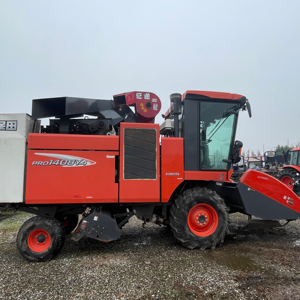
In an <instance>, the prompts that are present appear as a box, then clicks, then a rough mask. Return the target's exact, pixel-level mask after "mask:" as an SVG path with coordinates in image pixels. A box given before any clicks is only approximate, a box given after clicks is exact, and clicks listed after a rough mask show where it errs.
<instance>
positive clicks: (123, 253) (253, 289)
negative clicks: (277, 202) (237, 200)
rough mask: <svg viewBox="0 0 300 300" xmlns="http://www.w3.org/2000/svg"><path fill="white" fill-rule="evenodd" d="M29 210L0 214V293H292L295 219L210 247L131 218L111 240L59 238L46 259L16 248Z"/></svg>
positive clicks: (299, 289) (237, 221)
mask: <svg viewBox="0 0 300 300" xmlns="http://www.w3.org/2000/svg"><path fill="white" fill-rule="evenodd" d="M29 217H30V216H29V215H27V214H25V213H17V214H14V215H12V214H10V213H1V214H0V256H1V260H0V264H1V265H0V270H1V271H0V272H1V276H0V299H120V300H125V299H144V300H146V299H299V298H300V284H299V280H300V272H299V269H300V268H299V266H300V255H299V252H300V235H299V233H300V229H299V228H300V227H299V225H300V222H299V221H295V222H291V223H290V224H288V225H287V226H286V227H283V228H275V229H266V230H254V229H253V230H250V229H249V230H245V231H239V230H238V228H239V226H241V225H242V224H244V223H245V222H246V218H245V216H242V215H240V214H234V215H231V217H230V219H231V226H230V228H231V233H230V234H229V235H228V236H227V237H226V239H225V243H224V244H223V245H222V246H221V247H217V248H216V249H214V250H205V251H201V250H188V249H185V248H183V247H182V246H181V245H179V244H178V243H177V241H176V240H175V239H174V237H173V236H172V234H171V232H170V230H169V229H168V228H166V227H159V226H157V225H154V224H147V225H146V226H145V228H143V227H142V222H141V221H140V220H138V219H136V218H135V217H134V218H132V219H131V220H130V222H129V223H128V224H126V225H125V226H124V228H123V229H122V235H121V238H120V239H119V240H118V241H115V242H111V243H102V242H98V241H95V240H92V239H84V240H80V241H79V242H77V243H75V242H73V241H71V238H70V236H68V237H67V239H66V242H65V246H64V248H63V250H62V251H61V254H60V255H59V256H58V257H57V258H56V259H54V260H52V261H50V262H46V263H28V262H26V261H24V260H23V259H22V257H21V256H20V255H19V253H18V251H17V248H16V245H15V239H16V235H17V231H18V228H19V227H20V226H21V224H22V223H23V222H24V221H25V220H26V219H27V218H29Z"/></svg>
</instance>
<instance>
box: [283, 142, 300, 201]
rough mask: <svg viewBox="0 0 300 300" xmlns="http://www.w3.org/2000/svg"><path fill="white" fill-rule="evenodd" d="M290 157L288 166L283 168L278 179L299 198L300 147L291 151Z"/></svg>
mask: <svg viewBox="0 0 300 300" xmlns="http://www.w3.org/2000/svg"><path fill="white" fill-rule="evenodd" d="M290 155H291V160H290V165H287V166H283V170H282V172H281V174H280V175H279V177H278V179H279V180H280V181H281V182H283V183H284V184H285V185H286V186H288V187H289V188H290V189H291V190H292V191H293V192H294V193H295V194H297V195H298V196H299V197H300V147H297V148H295V149H293V150H291V151H290ZM287 156H288V155H287Z"/></svg>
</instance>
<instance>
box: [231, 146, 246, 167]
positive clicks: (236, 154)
mask: <svg viewBox="0 0 300 300" xmlns="http://www.w3.org/2000/svg"><path fill="white" fill-rule="evenodd" d="M242 147H243V143H242V142H241V141H235V142H234V145H233V151H232V163H233V164H236V163H238V162H239V161H240V160H241V158H240V155H241V153H242Z"/></svg>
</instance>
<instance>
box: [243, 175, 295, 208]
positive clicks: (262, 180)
mask: <svg viewBox="0 0 300 300" xmlns="http://www.w3.org/2000/svg"><path fill="white" fill-rule="evenodd" d="M240 182H242V183H244V184H245V185H247V186H248V187H250V188H252V189H253V190H255V191H257V192H259V193H261V194H263V195H265V196H267V197H269V198H271V199H273V200H274V201H277V202H278V203H280V204H282V205H284V206H286V207H288V208H290V209H292V210H294V211H296V212H298V213H300V199H299V197H298V196H297V195H296V194H295V193H294V192H293V191H292V190H291V189H290V188H289V187H287V186H286V185H285V184H283V183H282V182H281V181H279V180H277V179H276V178H274V177H272V176H270V175H268V174H265V173H263V172H260V171H256V170H248V171H246V172H245V173H244V174H243V176H242V177H241V179H240ZM290 199H292V200H290ZM289 203H291V204H292V205H291V204H289Z"/></svg>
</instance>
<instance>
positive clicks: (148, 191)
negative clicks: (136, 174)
mask: <svg viewBox="0 0 300 300" xmlns="http://www.w3.org/2000/svg"><path fill="white" fill-rule="evenodd" d="M125 128H147V129H149V128H153V129H155V130H156V145H157V158H156V159H157V161H156V163H157V169H156V179H124V129H125ZM120 132H121V134H120V145H121V147H120V178H119V201H120V202H127V203H130V202H132V203H146V202H159V201H160V161H159V157H160V147H159V136H160V135H159V125H158V124H140V123H121V126H120Z"/></svg>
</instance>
